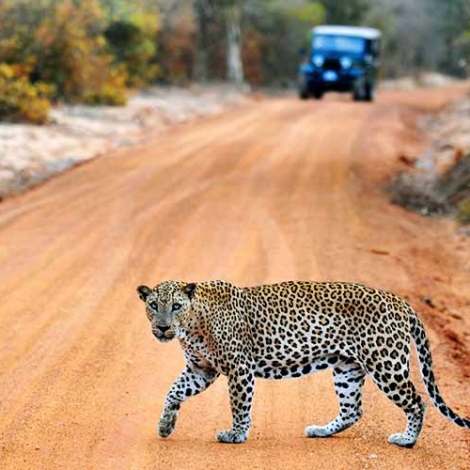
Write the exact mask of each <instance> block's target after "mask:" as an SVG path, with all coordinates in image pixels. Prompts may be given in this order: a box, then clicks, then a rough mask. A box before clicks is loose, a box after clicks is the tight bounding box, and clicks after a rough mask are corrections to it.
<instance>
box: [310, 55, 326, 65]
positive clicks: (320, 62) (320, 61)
mask: <svg viewBox="0 0 470 470" xmlns="http://www.w3.org/2000/svg"><path fill="white" fill-rule="evenodd" d="M313 63H314V65H315V67H321V66H322V65H323V64H324V63H325V58H324V57H323V56H322V55H320V54H315V55H314V56H313Z"/></svg>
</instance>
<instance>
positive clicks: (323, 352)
mask: <svg viewBox="0 0 470 470" xmlns="http://www.w3.org/2000/svg"><path fill="white" fill-rule="evenodd" d="M137 290H138V292H139V296H140V298H141V299H142V300H143V301H144V302H145V305H146V311H147V316H148V318H149V320H150V321H151V325H152V332H153V333H154V335H155V336H156V337H157V338H158V339H159V340H160V341H170V340H171V339H173V338H177V339H178V340H179V342H180V344H181V346H182V348H183V353H184V356H185V359H186V367H185V369H184V370H183V372H182V373H181V375H180V376H179V377H178V379H177V380H176V381H175V382H174V384H173V386H172V387H171V389H170V391H169V392H168V394H167V397H166V400H165V404H164V407H163V413H162V416H161V419H160V422H159V428H158V432H159V434H160V436H162V437H167V436H169V435H170V434H171V433H172V431H173V429H174V427H175V424H176V418H177V414H178V410H179V407H180V404H181V403H182V402H183V401H185V400H186V399H188V398H189V397H191V396H194V395H197V394H198V393H201V392H202V391H204V390H205V389H206V388H207V387H209V386H210V385H211V384H212V383H213V382H214V381H215V380H216V379H217V377H218V376H219V375H220V374H223V375H226V376H227V378H228V386H229V392H230V403H231V409H232V416H233V424H232V428H231V429H230V430H228V431H222V432H220V433H219V434H218V435H217V439H218V440H219V441H220V442H229V443H239V442H244V441H245V440H246V439H247V437H248V432H249V429H250V424H251V405H252V400H253V393H254V388H255V377H261V378H265V379H283V378H288V377H302V376H305V375H308V374H310V373H313V372H316V371H319V370H325V369H328V368H333V378H334V386H335V390H336V395H337V396H338V400H339V403H340V411H339V414H338V416H337V417H336V418H335V419H334V420H333V421H331V422H330V423H328V424H326V425H324V426H309V427H307V428H306V429H305V433H306V435H307V436H308V437H327V436H331V435H333V434H336V433H338V432H341V431H343V430H345V429H347V428H349V427H350V426H352V425H353V424H354V423H356V422H357V421H358V420H359V419H360V417H361V416H362V402H361V399H362V388H363V385H364V380H365V377H366V376H367V375H368V376H369V377H370V378H371V379H372V380H373V381H374V382H375V383H376V384H377V385H378V387H379V388H380V389H381V390H382V391H383V392H384V393H385V394H386V395H387V397H388V398H389V399H390V400H391V401H392V402H393V403H395V404H396V405H397V406H399V407H400V408H401V409H402V410H403V411H404V412H405V413H406V416H407V419H408V422H407V426H406V429H405V431H404V432H403V433H399V434H393V435H391V436H390V437H389V442H391V443H392V444H397V445H399V446H403V447H413V445H414V444H415V442H416V440H417V438H418V436H419V434H420V432H421V428H422V425H423V419H424V412H425V404H424V402H423V400H422V398H421V397H420V396H419V395H418V394H417V392H416V389H415V387H414V385H413V383H412V382H411V380H410V343H411V339H413V340H414V342H415V344H416V348H417V350H418V356H419V360H420V364H421V372H422V376H423V379H424V383H425V385H426V388H427V391H428V394H429V396H430V398H431V400H432V402H433V404H434V405H435V406H436V407H437V408H438V410H439V411H440V412H441V413H442V414H443V415H444V416H446V417H447V418H448V419H450V420H451V421H453V422H454V423H456V424H457V425H459V426H462V427H465V428H467V429H470V421H469V420H468V419H464V418H461V417H459V416H458V415H457V414H456V413H455V412H454V411H452V410H451V409H450V408H449V407H448V406H447V405H446V404H445V403H444V401H443V399H442V397H441V395H440V393H439V390H438V388H437V386H436V384H435V380H434V374H433V371H432V359H431V353H430V349H429V343H428V340H427V337H426V334H425V332H424V329H423V325H422V324H421V322H420V321H419V319H418V317H417V315H416V313H415V312H414V311H413V309H412V308H411V307H410V306H409V305H408V304H407V303H406V302H405V301H404V300H403V299H401V298H400V297H398V296H396V295H394V294H391V293H388V292H384V291H381V290H377V289H372V288H370V287H366V286H363V285H360V284H353V283H343V282H283V283H280V284H274V285H267V286H258V287H246V288H239V287H236V286H234V285H232V284H229V283H227V282H223V281H213V282H205V283H200V284H197V285H196V284H186V283H184V282H179V281H167V282H163V283H161V284H159V285H157V286H156V287H155V288H153V289H150V288H148V287H146V286H140V287H138V289H137Z"/></svg>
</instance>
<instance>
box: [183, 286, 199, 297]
mask: <svg viewBox="0 0 470 470" xmlns="http://www.w3.org/2000/svg"><path fill="white" fill-rule="evenodd" d="M195 290H196V284H195V283H194V282H192V283H190V284H186V285H185V286H184V287H183V292H184V293H185V294H186V295H187V296H188V297H189V298H190V299H192V298H193V297H194V291H195Z"/></svg>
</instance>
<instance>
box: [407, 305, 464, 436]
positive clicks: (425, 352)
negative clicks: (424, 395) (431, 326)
mask: <svg viewBox="0 0 470 470" xmlns="http://www.w3.org/2000/svg"><path fill="white" fill-rule="evenodd" d="M410 310H411V308H410ZM410 322H411V335H412V337H413V339H414V341H415V344H416V349H417V351H418V357H419V362H420V367H421V375H422V376H423V380H424V384H425V386H426V389H427V391H428V394H429V397H430V398H431V401H432V403H433V405H434V406H435V407H436V408H437V409H438V410H439V411H440V412H441V413H442V414H443V415H444V416H445V417H446V418H448V419H450V420H451V421H453V422H454V423H455V424H457V425H458V426H461V427H463V428H467V429H470V420H468V419H465V418H462V417H461V416H459V415H458V414H457V413H455V411H453V410H451V409H450V408H449V407H448V406H447V405H446V404H445V402H444V400H443V398H442V396H441V394H440V393H439V389H438V388H437V385H436V380H435V378H434V372H433V370H432V357H431V350H430V348H429V341H428V338H427V336H426V333H425V331H424V327H423V324H422V323H421V321H420V320H419V318H418V316H417V315H416V313H415V312H414V311H413V310H411V311H410Z"/></svg>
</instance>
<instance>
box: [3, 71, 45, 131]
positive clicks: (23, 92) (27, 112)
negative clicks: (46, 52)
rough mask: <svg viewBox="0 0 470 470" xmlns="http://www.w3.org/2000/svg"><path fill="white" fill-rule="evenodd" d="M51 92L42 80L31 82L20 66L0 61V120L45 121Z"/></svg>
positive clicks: (38, 122) (37, 122) (35, 122)
mask: <svg viewBox="0 0 470 470" xmlns="http://www.w3.org/2000/svg"><path fill="white" fill-rule="evenodd" d="M53 92H54V89H53V87H52V86H51V85H48V84H46V83H44V82H36V83H34V84H32V83H31V82H30V81H29V79H28V76H27V75H25V74H24V72H23V70H22V69H21V67H15V66H10V65H8V64H5V63H0V120H8V121H12V122H19V121H28V122H32V123H34V124H43V123H45V122H46V121H47V115H48V112H49V108H50V101H49V99H50V97H51V96H52V95H53Z"/></svg>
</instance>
